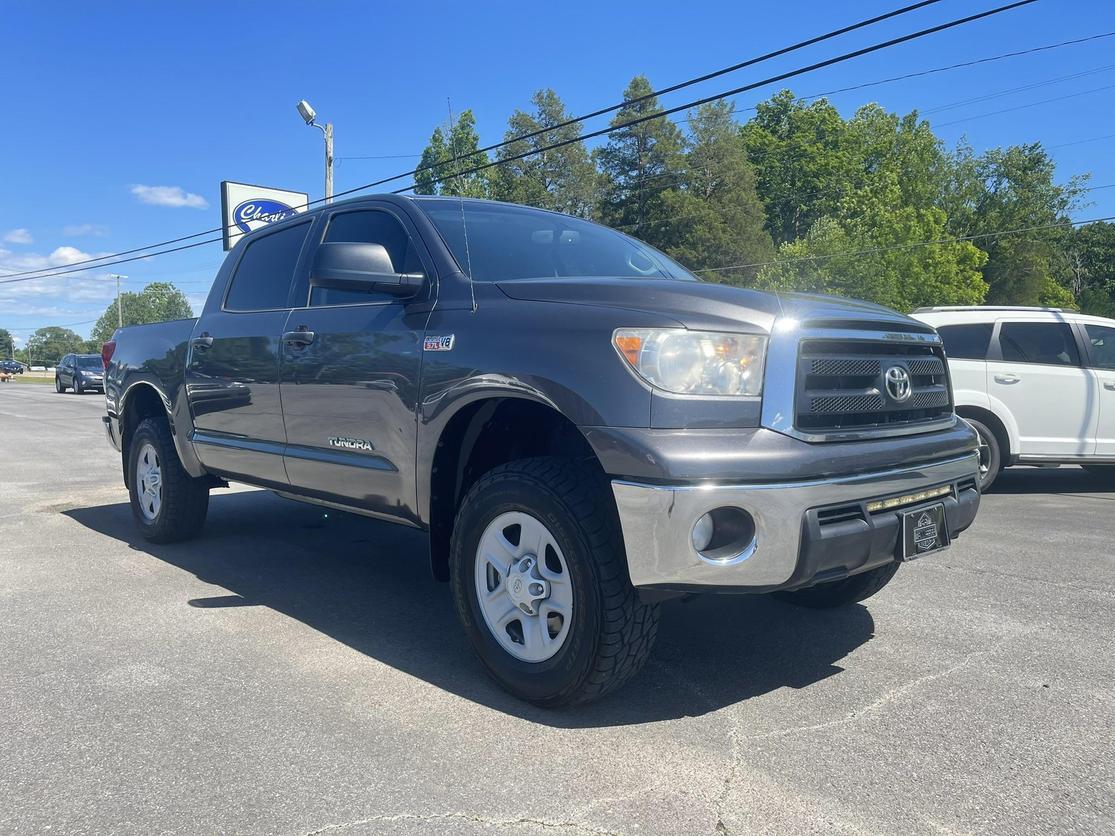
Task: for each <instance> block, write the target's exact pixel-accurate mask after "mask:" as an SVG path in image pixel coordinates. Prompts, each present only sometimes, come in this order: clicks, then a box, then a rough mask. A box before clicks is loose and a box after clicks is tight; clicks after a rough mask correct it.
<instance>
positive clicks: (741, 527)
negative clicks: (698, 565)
mask: <svg viewBox="0 0 1115 836" xmlns="http://www.w3.org/2000/svg"><path fill="white" fill-rule="evenodd" d="M692 539H693V548H694V549H695V550H696V552H697V554H699V555H700V556H701V557H702V558H704V559H705V560H709V561H713V562H717V563H723V562H729V561H732V560H735V559H737V558H740V557H742V556H744V555H749V552H750V551H752V550H753V549H754V547H755V518H754V517H752V516H751V515H750V514H749V513H747V512H746V511H744V510H743V509H742V508H733V507H730V506H724V507H722V508H714V509H713V510H711V511H709V512H708V513H707V514H705V515H704V516H702V517H701V518H700V519H699V520H697V522H696V524H694V526H693V537H692Z"/></svg>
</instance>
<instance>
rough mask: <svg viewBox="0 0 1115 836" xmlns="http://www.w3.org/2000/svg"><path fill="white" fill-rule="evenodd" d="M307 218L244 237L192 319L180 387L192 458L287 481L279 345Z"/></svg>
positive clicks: (249, 476) (217, 468) (247, 475)
mask: <svg viewBox="0 0 1115 836" xmlns="http://www.w3.org/2000/svg"><path fill="white" fill-rule="evenodd" d="M310 226H311V224H310V222H308V221H307V222H303V223H299V224H294V225H289V226H284V227H283V228H281V229H279V230H277V231H275V232H272V233H270V234H268V235H264V236H262V237H260V238H257V239H255V240H254V241H252V242H250V243H249V244H248V245H247V246H246V248H245V249H244V251H243V253H241V255H240V258H239V261H238V262H237V264H236V266H235V267H234V268H233V273H232V279H231V281H230V283H229V286H228V289H227V291H226V292H225V294H224V298H223V299H221V298H219V296H218V298H213V297H211V298H210V300H209V302H208V303H207V304H206V307H205V310H204V311H203V312H202V315H201V317H200V319H199V320H198V323H197V325H196V326H195V327H194V333H193V338H192V339H191V342H190V350H189V361H188V363H187V369H186V394H187V398H188V399H189V403H190V412H191V415H192V416H193V422H194V433H193V440H194V443H195V447H196V449H197V454H198V458H199V459H200V460H201V462H202V464H204V465H205V466H206V467H207V468H209V469H210V470H212V471H214V472H216V473H220V474H222V475H225V476H233V477H237V476H238V477H241V478H244V479H245V480H247V481H250V482H259V483H263V484H270V485H280V486H285V485H286V484H287V477H286V471H285V470H284V468H283V455H282V454H283V446H284V444H285V443H286V432H285V430H284V427H283V412H282V408H281V404H280V401H279V346H280V344H281V342H282V334H283V328H284V326H285V325H286V320H287V316H288V314H289V308H288V307H287V305H288V301H287V299H288V295H289V293H290V287H291V282H292V279H293V277H294V274H295V271H296V269H297V267H298V264H299V257H300V253H301V250H302V246H303V244H304V242H305V240H306V237H307V234H308V232H309V230H310Z"/></svg>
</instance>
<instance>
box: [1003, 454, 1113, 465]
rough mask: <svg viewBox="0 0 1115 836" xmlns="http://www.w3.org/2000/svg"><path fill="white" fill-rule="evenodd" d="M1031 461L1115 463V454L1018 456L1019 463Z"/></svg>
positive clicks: (1048, 462)
mask: <svg viewBox="0 0 1115 836" xmlns="http://www.w3.org/2000/svg"><path fill="white" fill-rule="evenodd" d="M1030 462H1033V463H1040V464H1115V456H1088V455H1083V456H1072V455H1046V454H1028V455H1025V456H1019V457H1018V463H1019V464H1028V463H1030Z"/></svg>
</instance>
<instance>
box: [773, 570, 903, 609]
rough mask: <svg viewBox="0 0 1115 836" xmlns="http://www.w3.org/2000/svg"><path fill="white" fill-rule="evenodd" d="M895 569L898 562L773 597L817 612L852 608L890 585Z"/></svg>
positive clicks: (780, 593)
mask: <svg viewBox="0 0 1115 836" xmlns="http://www.w3.org/2000/svg"><path fill="white" fill-rule="evenodd" d="M899 565H900V564H899V563H898V561H894V562H893V563H888V564H886V565H885V566H880V567H879V568H877V569H869V570H868V571H866V572H860V573H859V574H858V575H852V576H851V577H850V578H844V579H843V580H840V581H829V582H828V583H819V584H817V585H816V586H811V587H809V588H808V589H798V590H795V591H793V592H775V593H774V597H775V598H777V599H778V600H780V601H785V602H786V603H788V604H796V605H797V606H799V607H811V608H813V609H818V610H820V609H829V608H831V607H843V606H845V605H847V604H855V603H857V602H859V601H864V600H866V599H868V598H870V597H871V596H872V595H874V594H875V593H876V592H878V591H879V590H880V589H882V588H883V587H884V586H886V585H887V584H888V583H890V579H891V578H893V577H894V573H895V572H897V571H898V567H899Z"/></svg>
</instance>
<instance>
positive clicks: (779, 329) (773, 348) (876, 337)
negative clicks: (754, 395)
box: [762, 319, 957, 442]
mask: <svg viewBox="0 0 1115 836" xmlns="http://www.w3.org/2000/svg"><path fill="white" fill-rule="evenodd" d="M883 324H884V323H880V325H883ZM803 340H848V341H861V342H872V343H880V344H884V345H886V344H895V343H906V344H911V343H912V344H915V345H931V346H939V345H941V337H940V336H939V335H938V334H937V333H936V332H933V333H916V332H905V331H886V330H878V331H865V330H862V329H847V330H845V329H842V328H807V327H806V328H803V327H800V326H798V324H797V323H796V322H793V321H790V320H785V319H783V320H779V321H778V322H776V323H775V325H774V328H773V329H771V335H770V342H769V343H768V344H767V362H766V373H765V376H764V378H763V416H762V426H764V427H766V428H767V429H769V430H774V431H775V432H780V433H782V434H783V435H788V436H792V437H793V438H798V439H801V440H802V441H809V442H820V441H860V440H862V439H869V438H892V437H897V436H903V435H920V434H921V433H930V432H936V431H938V430H944V429H949V428H951V427H955V426H956V421H957V418H956V415H955V413H954V414H953V415H951V416H950V417H948V418H946V419H942V420H939V421H927V422H925V423H920V424H909V425H904V426H897V427H881V428H878V429H862V430H848V431H846V432H826V433H809V432H802V431H801V430H798V429H796V428H795V427H794V396H795V393H796V391H797V373H798V349H799V347H800V345H801V343H802V341H803ZM950 387H951V384H950Z"/></svg>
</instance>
